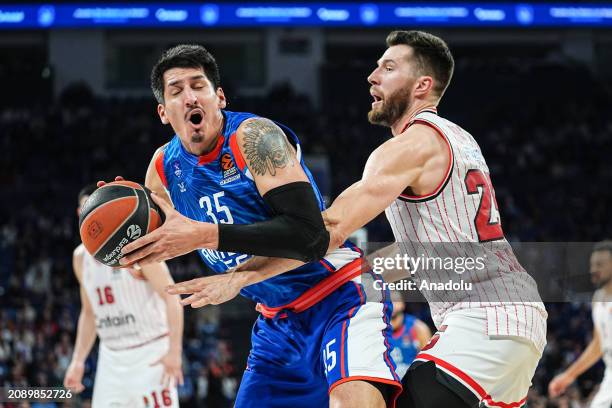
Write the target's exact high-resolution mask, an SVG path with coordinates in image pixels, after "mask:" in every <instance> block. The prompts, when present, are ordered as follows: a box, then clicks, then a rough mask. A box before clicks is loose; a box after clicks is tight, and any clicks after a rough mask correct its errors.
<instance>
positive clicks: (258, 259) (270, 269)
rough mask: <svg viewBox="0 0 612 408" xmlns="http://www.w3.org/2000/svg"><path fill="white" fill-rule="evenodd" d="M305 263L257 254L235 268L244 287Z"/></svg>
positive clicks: (237, 276)
mask: <svg viewBox="0 0 612 408" xmlns="http://www.w3.org/2000/svg"><path fill="white" fill-rule="evenodd" d="M302 265H304V262H301V261H298V260H295V259H285V258H270V257H263V256H255V257H253V258H251V259H250V260H249V261H247V262H245V263H244V264H242V265H240V266H238V267H237V268H236V270H235V273H236V278H237V279H240V284H241V285H242V287H244V286H248V285H253V284H255V283H259V282H262V281H264V280H266V279H270V278H272V277H274V276H277V275H281V274H283V273H285V272H288V271H291V270H293V269H295V268H298V267H300V266H302Z"/></svg>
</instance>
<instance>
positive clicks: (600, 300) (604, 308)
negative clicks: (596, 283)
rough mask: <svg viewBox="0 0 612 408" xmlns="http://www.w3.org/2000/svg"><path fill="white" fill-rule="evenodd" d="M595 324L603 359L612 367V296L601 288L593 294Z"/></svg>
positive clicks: (607, 365) (607, 366)
mask: <svg viewBox="0 0 612 408" xmlns="http://www.w3.org/2000/svg"><path fill="white" fill-rule="evenodd" d="M592 313H593V325H594V326H595V327H596V328H597V331H598V332H599V340H600V344H601V351H602V352H603V360H604V363H606V368H607V369H608V370H610V369H612V296H610V295H606V293H605V292H604V290H603V289H599V290H598V291H597V292H595V293H594V295H593V311H592Z"/></svg>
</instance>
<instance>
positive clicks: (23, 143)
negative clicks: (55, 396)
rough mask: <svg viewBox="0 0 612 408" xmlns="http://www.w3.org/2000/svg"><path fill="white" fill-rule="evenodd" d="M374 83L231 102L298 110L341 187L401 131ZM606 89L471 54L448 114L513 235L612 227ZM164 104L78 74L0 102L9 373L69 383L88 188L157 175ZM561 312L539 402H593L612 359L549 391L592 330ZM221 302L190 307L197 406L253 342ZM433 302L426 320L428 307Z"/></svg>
mask: <svg viewBox="0 0 612 408" xmlns="http://www.w3.org/2000/svg"><path fill="white" fill-rule="evenodd" d="M337 69H342V68H341V67H339V68H337ZM327 83H329V81H328V82H327ZM361 85H362V87H361V88H357V90H355V89H352V90H348V89H346V88H347V87H348V88H351V86H350V84H349V85H347V84H335V85H330V87H340V88H339V89H340V90H341V91H342V92H347V93H350V92H360V93H362V94H365V96H366V97H365V98H364V95H361V94H360V96H359V97H355V99H354V100H355V101H356V102H357V101H363V102H364V103H363V104H360V105H358V104H357V103H355V104H339V105H334V106H329V104H322V105H321V106H316V105H315V104H314V103H313V102H312V101H310V100H309V99H308V98H306V97H304V96H301V95H298V94H296V93H295V92H294V91H293V90H292V89H291V88H290V87H289V86H286V85H282V86H278V87H277V88H275V89H273V90H271V91H270V93H269V94H268V95H266V96H265V97H249V98H246V97H240V96H239V95H237V94H236V95H232V94H231V93H228V97H229V101H230V106H231V108H232V110H244V111H252V112H255V113H257V114H260V115H262V116H268V117H270V118H272V119H274V120H277V121H280V122H283V123H285V124H287V125H288V126H290V127H291V128H293V130H295V132H296V133H297V134H298V136H299V137H300V139H301V141H302V145H303V148H304V151H305V153H306V154H308V155H323V156H325V157H327V158H328V161H329V165H330V174H331V189H330V192H329V196H330V197H331V198H333V197H335V196H336V195H337V194H338V193H339V192H341V191H342V189H344V188H345V187H347V186H348V185H350V184H351V183H352V182H354V181H356V180H357V179H358V178H359V177H360V174H361V170H362V169H363V165H364V163H365V160H366V159H367V156H368V154H369V153H370V152H371V151H372V150H373V148H374V147H375V146H377V145H378V144H379V143H380V142H381V141H382V140H384V138H386V137H389V132H388V131H387V130H386V129H384V128H379V127H373V126H371V125H369V124H368V123H367V120H366V116H365V115H366V112H367V109H368V107H369V103H370V101H369V99H367V83H365V81H363V83H362V84H361ZM475 85H478V86H475ZM553 85H554V86H553ZM342 86H344V90H342V89H343V88H341V87H342ZM605 88H606V84H601V83H598V82H597V81H596V79H594V76H593V75H591V74H590V73H589V72H586V73H585V71H584V68H582V67H580V66H575V65H572V64H567V63H563V64H561V63H559V62H554V61H553V62H551V61H539V60H535V61H534V62H531V64H529V63H526V62H525V61H523V63H522V64H518V65H517V66H514V67H513V66H512V64H510V63H509V62H507V61H487V60H476V61H468V62H461V63H458V65H457V71H456V73H455V79H454V82H453V83H452V84H451V88H450V89H449V91H448V95H447V96H448V99H445V100H444V101H443V102H442V104H441V106H440V107H439V112H440V114H441V115H443V116H445V117H448V118H449V119H451V120H454V121H456V122H457V123H459V124H460V125H462V126H463V127H465V128H466V129H467V130H468V131H470V132H471V133H472V134H473V135H474V137H475V138H476V140H477V141H478V142H479V143H480V146H481V148H482V150H483V153H484V155H485V158H486V159H487V162H488V165H489V167H490V170H491V175H492V180H493V182H494V185H495V186H496V193H497V201H498V203H499V206H500V211H501V213H502V217H503V218H504V231H505V233H506V235H507V237H508V238H509V239H510V240H522V241H598V240H601V239H603V238H605V237H606V236H607V237H609V235H606V234H607V233H608V232H609V231H611V230H612V228H611V227H612V221H611V220H610V218H609V217H607V211H606V210H607V208H609V207H610V203H611V202H612V197H611V194H612V192H611V191H610V190H608V189H607V188H606V186H609V185H611V184H612V162H611V161H610V160H609V157H608V156H609V155H610V152H612V118H611V117H610V116H609V114H608V112H611V111H612V106H611V103H610V98H609V97H608V94H607V93H606V89H605ZM155 111H156V110H155V103H154V101H153V99H152V98H144V99H113V98H99V97H96V96H95V95H93V94H92V92H91V91H90V90H89V88H88V87H87V86H85V85H83V84H74V85H72V86H70V87H69V88H67V89H66V90H64V92H63V93H62V94H61V96H60V97H59V98H58V99H57V100H55V101H53V102H52V103H42V102H41V101H37V100H36V99H35V98H34V99H32V100H30V101H27V103H26V102H24V103H16V104H10V103H8V104H7V103H6V101H5V103H3V105H2V106H1V107H0V184H1V185H2V186H3V188H2V190H1V191H0V208H1V210H2V215H3V217H2V221H1V222H0V385H14V386H16V385H37V386H47V385H48V386H59V385H60V384H61V381H62V378H63V375H64V372H65V370H66V367H67V365H68V363H69V361H70V358H71V354H72V345H73V342H74V336H75V325H76V322H77V318H78V313H79V310H80V302H79V292H78V284H77V281H76V279H75V278H74V275H73V274H72V268H71V254H72V250H73V248H74V247H75V246H76V245H77V244H78V233H77V219H76V205H77V202H76V196H77V193H78V191H79V190H80V188H81V187H82V186H83V185H85V184H88V183H90V182H92V181H96V180H100V179H104V180H109V179H111V178H112V177H114V176H115V175H122V176H124V177H125V178H126V179H132V180H136V181H143V179H144V173H145V170H146V168H147V165H148V162H149V160H150V158H151V156H152V154H153V152H154V151H155V149H156V148H157V147H158V146H160V145H162V144H164V143H165V142H166V141H167V140H168V139H169V138H170V137H171V129H169V128H164V127H162V126H161V124H160V123H159V120H158V118H157V115H156V113H155ZM368 232H369V239H370V240H371V241H388V240H391V239H392V236H391V235H390V230H389V228H388V226H387V225H386V223H385V221H384V219H383V218H382V217H379V218H377V219H376V220H375V221H374V222H373V223H372V224H370V225H369V227H368ZM170 268H171V271H172V273H173V276H174V278H175V280H177V281H181V280H186V279H190V278H192V277H195V276H198V275H201V274H202V272H203V270H204V267H203V266H202V265H201V264H200V263H199V262H198V260H197V259H195V258H194V257H188V258H186V259H181V260H176V261H173V262H171V263H170ZM247 306H248V307H251V306H250V305H247ZM547 308H548V310H549V314H550V317H549V335H548V346H547V348H546V350H545V354H544V357H543V359H542V361H541V363H540V366H539V367H538V371H537V373H536V376H535V378H534V387H533V389H532V394H531V396H530V407H571V408H579V407H584V406H586V405H585V403H586V401H588V398H589V396H590V395H591V394H592V392H593V389H594V388H595V386H596V384H597V383H598V381H599V380H600V378H601V374H602V365H601V363H600V364H599V365H597V366H595V367H594V368H593V369H591V370H590V371H589V372H588V373H587V374H585V375H584V376H582V377H581V378H580V380H579V381H578V382H577V384H576V385H575V386H574V387H572V389H571V391H570V392H569V393H568V394H567V396H565V397H563V398H561V399H559V400H557V401H548V400H547V399H546V397H545V395H546V387H547V384H548V381H549V380H550V379H551V378H552V377H553V376H554V375H555V374H556V373H557V372H558V371H559V370H561V369H562V368H563V367H565V366H566V365H567V364H568V363H570V362H571V361H573V360H574V359H575V358H576V357H577V356H578V355H579V353H580V352H581V350H582V349H583V348H584V345H585V344H586V343H587V342H588V340H589V336H590V333H591V329H592V324H591V320H590V306H589V305H588V304H574V303H563V304H561V303H559V304H548V305H547ZM220 309H221V308H210V309H209V308H205V309H203V310H198V311H188V312H187V313H186V326H185V327H186V329H185V330H186V332H185V336H184V338H185V345H184V351H185V353H184V369H185V374H186V375H185V379H186V383H185V385H184V386H183V387H181V388H180V390H179V393H180V398H181V403H182V406H185V407H189V406H198V407H206V406H208V407H223V406H230V405H231V402H232V400H233V398H234V396H235V393H236V390H237V386H238V383H239V381H240V376H241V373H242V369H243V367H244V359H243V358H242V356H246V352H247V351H248V350H244V347H246V345H245V344H244V341H242V343H240V341H239V340H240V339H239V338H242V339H244V338H248V333H249V330H250V323H252V316H253V313H252V312H250V313H248V317H249V319H246V318H243V319H242V320H241V323H240V324H239V325H234V326H231V327H228V326H227V325H228V323H227V321H226V320H224V319H223V318H221V317H220V316H221V314H222V312H221V311H220ZM419 313H422V314H423V318H424V319H426V318H427V316H426V311H424V310H421V311H420V312H419ZM238 356H240V357H238ZM95 361H96V354H95V352H94V353H92V355H91V356H90V358H89V359H88V360H87V369H86V379H85V381H86V382H85V385H86V386H87V390H86V392H85V394H84V395H83V398H82V400H83V401H86V400H87V397H88V396H90V395H91V386H92V384H93V378H94V377H93V376H94V373H95ZM0 405H1V404H0ZM33 406H36V405H33ZM39 406H41V407H42V406H44V405H39ZM48 406H49V407H51V406H53V405H48ZM83 406H86V402H85V403H84V405H83Z"/></svg>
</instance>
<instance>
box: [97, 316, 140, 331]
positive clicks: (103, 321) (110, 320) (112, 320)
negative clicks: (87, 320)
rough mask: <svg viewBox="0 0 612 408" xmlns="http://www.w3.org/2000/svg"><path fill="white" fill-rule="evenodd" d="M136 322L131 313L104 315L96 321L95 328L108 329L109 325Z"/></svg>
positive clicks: (126, 324)
mask: <svg viewBox="0 0 612 408" xmlns="http://www.w3.org/2000/svg"><path fill="white" fill-rule="evenodd" d="M131 324H136V317H135V316H134V315H133V314H131V313H128V314H119V315H117V316H106V317H102V318H100V319H98V320H97V321H96V328H97V329H108V328H110V327H121V326H129V325H131Z"/></svg>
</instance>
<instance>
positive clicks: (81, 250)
mask: <svg viewBox="0 0 612 408" xmlns="http://www.w3.org/2000/svg"><path fill="white" fill-rule="evenodd" d="M85 251H86V249H85V245H83V244H82V243H81V244H79V245H78V246H77V247H76V248H74V251H72V259H83V256H84V255H85Z"/></svg>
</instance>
